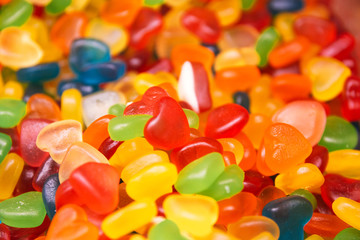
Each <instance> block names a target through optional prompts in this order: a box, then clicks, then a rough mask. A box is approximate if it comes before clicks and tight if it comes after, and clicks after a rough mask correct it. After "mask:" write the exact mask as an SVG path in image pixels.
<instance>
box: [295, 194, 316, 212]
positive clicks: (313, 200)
mask: <svg viewBox="0 0 360 240" xmlns="http://www.w3.org/2000/svg"><path fill="white" fill-rule="evenodd" d="M290 195H296V196H300V197H303V198H306V199H307V200H309V202H310V203H311V205H312V206H313V209H314V210H315V209H316V207H317V200H316V197H315V196H314V195H313V194H312V193H311V192H309V191H308V190H305V189H297V190H295V191H293V192H292V193H291V194H290Z"/></svg>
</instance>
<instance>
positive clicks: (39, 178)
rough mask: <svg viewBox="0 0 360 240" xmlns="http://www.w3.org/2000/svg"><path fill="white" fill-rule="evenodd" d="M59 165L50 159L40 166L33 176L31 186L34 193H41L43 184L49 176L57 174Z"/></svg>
mask: <svg viewBox="0 0 360 240" xmlns="http://www.w3.org/2000/svg"><path fill="white" fill-rule="evenodd" d="M59 167H60V165H59V164H58V163H57V162H55V161H54V160H53V159H52V158H51V157H49V158H48V159H47V160H46V161H44V162H43V163H42V164H41V166H40V167H39V168H38V169H37V170H36V172H35V176H34V178H33V180H32V185H33V187H34V189H35V190H36V191H39V192H41V191H42V188H43V186H44V183H45V181H46V179H47V178H48V177H50V175H52V174H55V173H57V172H59Z"/></svg>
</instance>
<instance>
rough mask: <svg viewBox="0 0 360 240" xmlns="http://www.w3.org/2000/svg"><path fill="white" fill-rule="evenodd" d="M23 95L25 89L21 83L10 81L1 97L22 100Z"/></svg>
mask: <svg viewBox="0 0 360 240" xmlns="http://www.w3.org/2000/svg"><path fill="white" fill-rule="evenodd" d="M23 95H24V88H23V86H22V85H21V84H20V83H19V82H16V81H8V82H7V83H5V85H4V87H3V91H2V93H1V94H0V97H1V98H11V99H17V100H22V97H23Z"/></svg>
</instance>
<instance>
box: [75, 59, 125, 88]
mask: <svg viewBox="0 0 360 240" xmlns="http://www.w3.org/2000/svg"><path fill="white" fill-rule="evenodd" d="M125 71H126V64H125V63H124V62H123V61H111V62H106V63H98V64H91V65H87V66H86V67H84V68H83V70H82V71H81V72H79V79H80V80H81V82H82V83H84V84H89V85H97V84H100V83H105V82H111V81H115V80H117V79H119V78H120V77H122V76H123V75H124V74H125Z"/></svg>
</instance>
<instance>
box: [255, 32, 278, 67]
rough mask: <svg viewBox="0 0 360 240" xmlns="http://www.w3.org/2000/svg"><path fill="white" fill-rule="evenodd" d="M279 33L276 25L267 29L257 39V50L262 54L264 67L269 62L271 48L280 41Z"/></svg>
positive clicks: (261, 62)
mask: <svg viewBox="0 0 360 240" xmlns="http://www.w3.org/2000/svg"><path fill="white" fill-rule="evenodd" d="M279 38H280V36H279V33H278V32H277V31H276V29H275V28H274V27H269V28H267V29H265V30H264V31H263V32H262V33H261V34H260V36H259V38H258V39H257V41H256V51H257V52H258V54H259V56H260V63H259V66H260V67H264V66H265V65H266V64H267V62H268V56H269V53H270V52H271V50H272V49H273V48H274V47H275V46H276V44H277V43H278V41H279Z"/></svg>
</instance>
